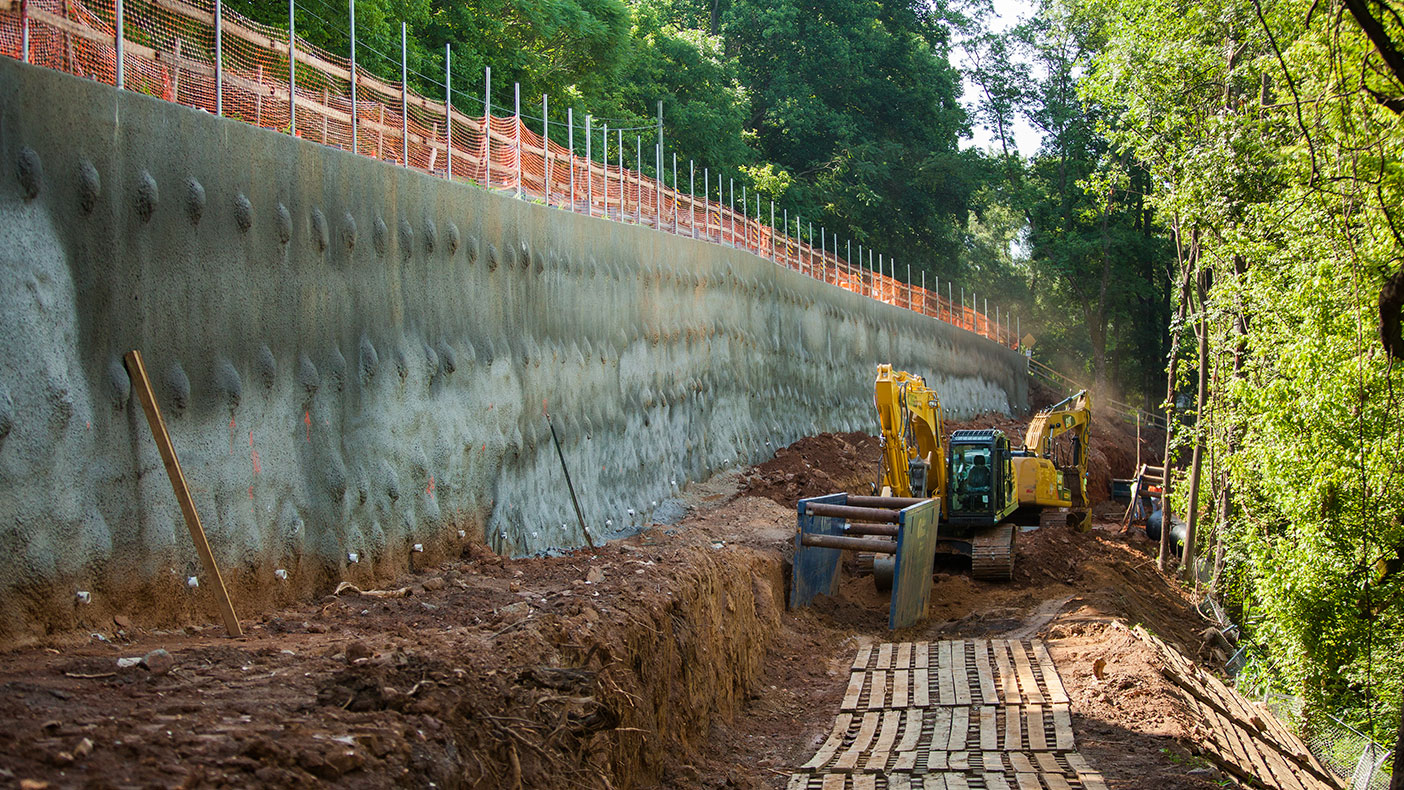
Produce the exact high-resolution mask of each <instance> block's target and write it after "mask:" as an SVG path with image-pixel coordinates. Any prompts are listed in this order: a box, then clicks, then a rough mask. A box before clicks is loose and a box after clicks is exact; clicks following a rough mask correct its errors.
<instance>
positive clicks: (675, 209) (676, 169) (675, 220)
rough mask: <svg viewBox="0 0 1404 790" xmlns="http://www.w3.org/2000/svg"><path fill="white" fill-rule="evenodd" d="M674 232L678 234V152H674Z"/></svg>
mask: <svg viewBox="0 0 1404 790" xmlns="http://www.w3.org/2000/svg"><path fill="white" fill-rule="evenodd" d="M673 232H674V233H677V232H678V152H677V151H674V152H673Z"/></svg>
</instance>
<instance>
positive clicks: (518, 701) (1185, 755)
mask: <svg viewBox="0 0 1404 790" xmlns="http://www.w3.org/2000/svg"><path fill="white" fill-rule="evenodd" d="M987 424H988V423H987ZM1019 427H1020V426H1018V425H1015V424H1011V425H1010V429H1016V430H1017V429H1019ZM1104 431H1105V432H1106V433H1110V434H1112V436H1111V438H1109V439H1103V438H1097V439H1096V440H1095V441H1097V442H1099V443H1101V442H1105V448H1101V452H1102V454H1103V458H1104V459H1109V458H1113V457H1115V458H1117V459H1118V460H1117V462H1116V463H1114V464H1113V463H1109V462H1108V461H1106V460H1103V461H1098V456H1097V454H1096V452H1097V450H1098V448H1094V454H1093V456H1092V458H1093V462H1094V464H1097V463H1103V464H1106V467H1107V468H1106V469H1105V470H1104V471H1105V473H1106V474H1107V476H1108V477H1110V476H1111V475H1115V476H1125V475H1127V474H1129V473H1130V468H1129V466H1130V464H1131V463H1132V461H1133V459H1125V458H1124V456H1125V455H1126V454H1127V451H1128V450H1129V452H1130V454H1131V455H1132V456H1133V457H1134V453H1135V438H1134V432H1132V433H1131V434H1130V435H1129V436H1128V435H1127V432H1126V431H1124V430H1119V429H1117V428H1116V427H1115V426H1111V427H1109V428H1108V429H1104ZM1102 435H1103V431H1099V432H1095V433H1094V436H1096V437H1101V436H1102ZM876 470H877V443H876V440H875V439H874V438H873V437H870V436H867V435H864V434H843V435H834V434H830V435H823V436H818V437H811V438H809V439H805V440H801V441H800V442H797V443H796V444H795V445H792V446H790V447H788V448H784V449H782V450H780V451H779V452H778V453H777V455H776V457H775V458H774V459H772V460H771V461H768V462H766V463H765V464H761V465H760V466H758V467H754V468H752V469H750V470H744V471H743V472H740V473H733V474H730V475H725V476H722V477H719V478H717V479H714V480H712V481H708V482H707V483H705V484H702V485H699V486H694V487H692V488H691V489H690V490H689V492H688V498H689V501H690V503H691V504H692V505H693V510H692V512H691V515H690V516H689V517H688V518H687V519H686V520H684V521H683V522H682V523H680V524H678V525H676V526H674V527H662V526H658V527H655V528H653V529H651V530H648V531H646V532H644V533H642V534H640V535H638V536H636V537H634V538H630V539H628V540H626V541H621V542H617V543H613V544H610V545H609V546H608V547H604V548H601V549H599V550H582V551H578V552H576V553H574V554H572V555H570V556H565V557H554V558H530V559H522V560H509V559H505V558H502V557H497V556H495V555H493V554H491V553H490V552H488V551H487V550H486V549H483V548H481V547H474V548H472V549H470V550H469V551H468V552H466V553H465V554H464V556H462V557H461V558H459V559H457V560H455V561H452V562H446V563H444V564H442V565H440V566H438V567H436V568H431V569H427V570H425V571H423V572H420V573H416V574H413V575H412V576H409V577H407V578H404V579H402V580H401V581H400V582H399V583H397V585H394V586H392V587H389V588H387V589H386V590H381V591H373V594H363V593H360V592H358V591H355V590H346V591H342V592H341V593H340V594H329V595H326V596H325V597H323V598H321V599H320V600H317V601H314V602H308V603H306V604H304V605H301V606H297V607H292V608H289V609H286V610H282V611H278V612H275V613H271V614H269V615H266V616H264V617H262V618H261V619H260V620H259V621H258V622H254V623H250V624H249V627H248V629H247V631H248V633H247V635H246V636H244V637H242V638H239V639H228V638H225V636H224V634H223V630H222V629H221V628H218V627H205V628H199V627H189V628H186V629H183V630H173V631H148V630H142V629H139V628H135V627H133V626H132V625H131V624H130V623H128V622H126V621H125V620H124V619H122V618H118V619H116V620H114V622H113V623H112V624H111V626H110V627H109V628H106V629H103V630H101V631H98V632H93V633H90V634H82V635H74V634H70V635H67V636H64V637H62V638H55V639H54V640H53V641H51V642H50V643H48V644H47V645H45V646H41V647H35V648H25V649H22V650H12V651H10V652H8V653H7V654H5V656H4V661H3V664H0V689H3V693H0V785H4V784H8V785H9V786H15V787H24V788H31V789H34V788H44V787H93V788H98V787H248V786H269V787H284V786H286V787H292V786H297V787H320V786H346V787H385V786H403V787H508V788H511V787H552V788H556V787H560V788H567V787H587V788H605V787H613V788H626V787H669V788H674V787H676V788H782V787H785V784H786V778H787V777H788V776H789V773H790V769H791V768H793V767H795V766H797V765H799V764H801V763H802V762H804V761H805V760H807V759H808V758H809V756H811V755H812V754H813V751H814V749H815V748H816V747H817V745H818V744H819V742H820V741H822V739H823V738H824V737H825V736H826V735H827V733H828V730H829V728H830V726H831V725H832V722H833V717H834V715H835V713H836V711H837V707H838V704H839V700H840V699H841V697H842V692H843V687H844V684H845V683H846V682H847V678H848V672H847V667H848V664H849V662H850V661H851V660H852V656H853V653H854V651H855V650H856V648H857V647H858V646H860V645H863V644H867V643H872V642H877V641H884V640H889V639H937V638H964V637H977V636H978V637H986V636H989V637H993V636H1001V637H1010V636H1020V637H1028V636H1035V635H1037V636H1041V637H1043V638H1045V639H1047V640H1049V646H1050V650H1051V651H1052V654H1053V656H1054V658H1055V660H1056V661H1057V663H1058V665H1059V668H1060V672H1061V674H1062V676H1063V679H1064V681H1065V683H1066V685H1067V687H1068V691H1069V694H1070V695H1071V697H1072V698H1073V711H1074V726H1075V731H1076V732H1075V734H1076V737H1077V740H1078V744H1079V750H1080V751H1081V752H1082V753H1083V754H1084V755H1085V756H1086V757H1087V759H1088V760H1089V761H1090V762H1091V763H1092V765H1093V766H1094V767H1096V768H1098V769H1100V770H1101V771H1103V773H1104V774H1105V775H1106V777H1107V779H1108V784H1109V786H1110V787H1112V788H1128V789H1129V788H1143V787H1157V788H1159V789H1160V790H1176V789H1178V788H1208V787H1219V786H1223V784H1222V782H1223V779H1222V777H1220V776H1219V775H1218V774H1217V773H1216V772H1215V771H1214V770H1213V769H1212V768H1210V767H1209V766H1208V764H1207V763H1205V762H1203V761H1201V760H1199V759H1198V758H1195V757H1192V756H1191V754H1192V749H1191V747H1192V741H1193V731H1194V730H1193V726H1194V722H1193V721H1192V720H1191V718H1190V717H1189V716H1188V714H1187V713H1186V712H1185V711H1184V710H1183V709H1182V708H1181V707H1180V706H1179V704H1178V702H1177V701H1176V696H1175V695H1174V694H1173V693H1171V692H1170V690H1169V687H1168V685H1167V681H1165V680H1164V679H1163V678H1162V677H1161V676H1160V674H1159V673H1158V671H1157V670H1156V669H1155V665H1154V663H1153V661H1152V658H1151V656H1150V654H1149V652H1148V651H1147V650H1146V649H1145V648H1143V647H1142V646H1141V645H1140V643H1139V642H1137V641H1136V640H1135V639H1134V638H1133V637H1131V636H1130V635H1129V634H1128V633H1127V632H1126V630H1125V627H1124V626H1123V625H1121V624H1122V623H1124V624H1125V625H1126V626H1129V625H1133V624H1136V623H1140V624H1144V625H1145V626H1146V627H1147V628H1149V629H1151V630H1152V631H1154V632H1155V633H1157V634H1159V635H1160V636H1161V637H1163V638H1165V639H1166V640H1167V641H1170V642H1171V643H1173V644H1177V645H1179V646H1180V647H1181V648H1182V649H1183V650H1185V652H1186V653H1187V654H1189V655H1191V656H1192V657H1196V658H1197V659H1198V660H1200V662H1201V664H1203V665H1205V666H1211V667H1212V666H1214V664H1215V661H1216V657H1215V656H1214V655H1213V654H1212V653H1211V651H1210V650H1209V649H1208V648H1207V647H1206V646H1205V645H1204V644H1203V643H1202V642H1203V640H1202V637H1201V636H1200V632H1201V631H1202V629H1203V628H1204V627H1205V626H1206V625H1207V623H1205V622H1204V621H1203V620H1202V619H1201V618H1200V617H1199V616H1198V615H1197V614H1196V613H1195V611H1194V609H1193V607H1192V599H1191V598H1190V596H1189V594H1188V593H1187V592H1186V591H1185V590H1184V589H1183V588H1182V587H1181V586H1180V585H1179V584H1177V583H1176V582H1174V581H1172V580H1170V579H1167V578H1166V577H1165V576H1163V575H1162V574H1160V573H1159V572H1158V571H1157V570H1156V568H1155V564H1154V560H1153V547H1152V545H1151V544H1150V543H1149V542H1148V541H1147V540H1145V538H1144V536H1142V535H1141V534H1140V533H1139V531H1138V530H1133V531H1132V532H1130V533H1127V534H1120V533H1119V531H1118V529H1119V527H1118V524H1117V521H1118V520H1119V517H1120V508H1119V506H1117V505H1115V503H1111V502H1104V503H1102V504H1100V505H1099V506H1098V508H1097V510H1096V513H1097V518H1096V522H1095V528H1094V530H1093V531H1092V532H1090V533H1077V532H1074V531H1070V530H1066V529H1062V528H1057V529H1046V530H1041V531H1037V532H1032V533H1026V534H1023V535H1021V536H1020V539H1019V543H1018V547H1017V550H1018V562H1017V568H1016V577H1015V579H1014V581H1013V582H1012V583H1008V584H991V583H983V582H976V581H973V580H971V579H970V578H969V576H968V574H967V573H966V572H964V571H962V569H961V568H959V567H958V566H942V567H941V568H940V569H939V570H938V573H937V576H936V580H935V586H934V588H933V594H932V608H931V613H930V617H929V619H928V621H927V622H926V623H924V624H923V625H921V626H919V627H915V628H911V629H907V630H905V631H902V632H897V633H892V632H889V631H888V630H887V629H886V615H885V612H886V607H887V599H886V596H885V595H880V594H879V593H877V592H876V590H875V589H874V588H873V586H872V582H871V578H869V577H863V576H857V575H855V574H854V573H853V572H852V571H854V570H855V569H854V567H853V566H852V565H850V566H848V571H850V572H849V573H846V574H845V579H844V581H843V583H842V586H841V590H840V592H839V594H838V595H837V596H835V597H833V598H832V599H827V600H821V601H820V602H819V603H818V604H817V605H815V606H813V607H811V608H808V609H803V610H799V611H788V610H787V609H786V606H785V592H786V573H787V570H788V565H787V563H788V557H789V555H790V554H791V552H792V549H791V541H792V539H793V538H792V533H793V529H794V504H795V501H796V499H797V498H799V497H800V496H808V495H813V494H821V493H830V492H833V491H837V490H849V491H866V490H867V489H866V486H867V484H868V482H870V481H871V479H872V477H873V476H874V475H875V474H876ZM157 650H160V651H164V654H162V653H155V654H153V653H152V651H157ZM143 657H145V661H144V662H143V663H137V664H135V665H131V666H128V665H127V664H130V663H131V662H130V661H129V660H127V659H140V658H143ZM1099 662H1105V663H1104V664H1101V663H1099Z"/></svg>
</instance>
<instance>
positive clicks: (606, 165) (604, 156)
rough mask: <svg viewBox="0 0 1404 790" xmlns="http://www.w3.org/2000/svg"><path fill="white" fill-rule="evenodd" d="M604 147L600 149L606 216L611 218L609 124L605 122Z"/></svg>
mask: <svg viewBox="0 0 1404 790" xmlns="http://www.w3.org/2000/svg"><path fill="white" fill-rule="evenodd" d="M601 139H602V140H604V148H602V149H600V159H601V160H602V161H603V162H604V218H605V219H609V124H604V135H603V136H602V137H601Z"/></svg>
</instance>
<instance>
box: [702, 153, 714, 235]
mask: <svg viewBox="0 0 1404 790" xmlns="http://www.w3.org/2000/svg"><path fill="white" fill-rule="evenodd" d="M702 222H703V223H705V224H704V225H703V232H704V233H705V234H706V236H707V240H708V241H711V240H712V171H710V170H708V169H707V168H705V167H704V168H702Z"/></svg>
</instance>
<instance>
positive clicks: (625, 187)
mask: <svg viewBox="0 0 1404 790" xmlns="http://www.w3.org/2000/svg"><path fill="white" fill-rule="evenodd" d="M614 134H615V135H616V137H617V139H616V140H615V142H616V143H618V145H616V146H615V147H616V148H618V149H619V221H620V222H624V221H625V217H624V205H625V203H624V198H625V197H626V195H625V193H626V192H628V191H629V175H628V173H625V172H624V130H623V129H615V130H614Z"/></svg>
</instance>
